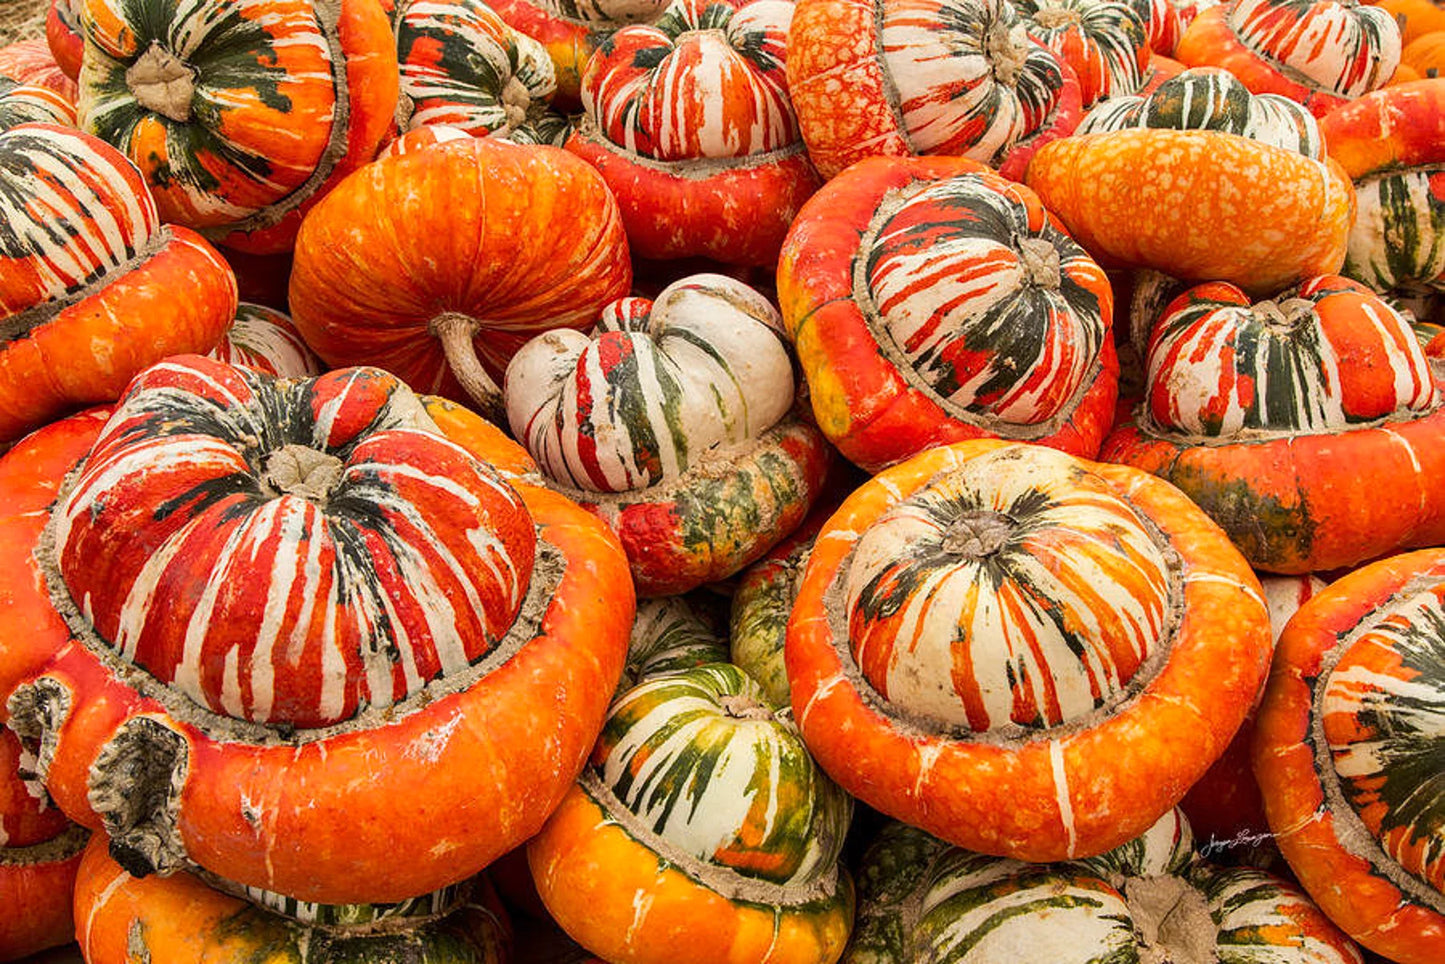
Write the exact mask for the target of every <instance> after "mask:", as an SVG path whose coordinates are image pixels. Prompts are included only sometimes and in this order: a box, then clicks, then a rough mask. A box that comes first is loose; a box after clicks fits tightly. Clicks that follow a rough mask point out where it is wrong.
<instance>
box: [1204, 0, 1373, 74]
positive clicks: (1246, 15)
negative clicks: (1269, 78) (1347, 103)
mask: <svg viewBox="0 0 1445 964" xmlns="http://www.w3.org/2000/svg"><path fill="white" fill-rule="evenodd" d="M1225 20H1226V22H1227V23H1228V24H1229V26H1230V28H1231V29H1232V30H1233V31H1234V33H1235V35H1236V36H1238V37H1239V39H1240V41H1241V42H1242V43H1243V44H1244V45H1245V46H1246V47H1248V48H1249V49H1250V50H1252V51H1254V52H1255V53H1256V54H1258V55H1259V56H1260V57H1262V58H1264V59H1266V60H1268V61H1270V62H1272V63H1274V64H1277V65H1278V67H1279V68H1282V72H1283V73H1285V75H1286V76H1288V77H1291V78H1303V79H1304V80H1305V82H1306V83H1308V84H1309V85H1311V86H1314V87H1316V88H1318V89H1321V90H1325V91H1328V92H1330V93H1333V94H1335V95H1337V96H1339V97H1344V98H1354V97H1359V96H1360V95H1361V94H1365V93H1368V92H1369V91H1372V90H1375V89H1376V88H1378V87H1382V86H1384V84H1385V82H1386V81H1388V80H1389V79H1390V75H1392V74H1393V73H1394V72H1395V68H1396V67H1397V66H1399V63H1400V28H1399V25H1398V24H1397V23H1396V22H1395V18H1394V17H1393V16H1391V15H1390V14H1389V13H1387V12H1386V11H1384V10H1382V9H1380V8H1378V7H1373V6H1370V5H1368V4H1363V3H1354V2H1352V0H1351V2H1343V0H1234V3H1232V4H1231V5H1230V6H1229V7H1228V9H1227V12H1226V13H1225Z"/></svg>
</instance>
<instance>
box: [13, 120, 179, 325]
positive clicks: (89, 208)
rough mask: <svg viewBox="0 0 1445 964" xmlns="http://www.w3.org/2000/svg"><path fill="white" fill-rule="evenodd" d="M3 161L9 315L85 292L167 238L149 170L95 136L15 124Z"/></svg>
mask: <svg viewBox="0 0 1445 964" xmlns="http://www.w3.org/2000/svg"><path fill="white" fill-rule="evenodd" d="M0 164H3V166H0V184H3V186H4V191H3V192H0V317H3V316H8V315H15V314H18V313H19V312H22V311H24V310H25V309H27V308H31V307H32V306H35V305H38V304H40V303H42V302H55V301H59V300H63V299H67V298H71V297H75V296H77V295H78V294H80V293H81V292H82V291H83V290H84V289H85V288H86V287H87V286H89V285H91V284H93V283H95V282H96V280H97V279H102V278H106V277H108V276H114V275H117V274H120V273H122V271H123V269H124V268H125V267H126V265H128V264H129V262H130V261H131V260H132V259H134V258H138V257H141V256H144V255H148V254H152V253H153V252H154V250H155V249H156V248H157V247H159V245H160V244H161V243H162V242H163V239H164V236H165V232H164V231H163V230H162V228H161V219H160V216H159V214H158V213H157V211H156V205H155V202H154V201H153V200H151V195H150V192H149V191H147V190H146V185H145V181H144V180H142V179H141V176H140V172H139V171H137V170H136V168H135V165H133V164H131V163H130V162H129V161H127V160H126V159H125V158H124V157H123V156H121V155H120V154H118V153H116V151H115V150H113V149H112V148H111V147H110V146H109V145H107V144H105V143H103V142H101V141H98V140H96V139H95V138H94V137H90V136H89V135H86V134H81V133H79V132H78V131H73V130H71V131H67V130H62V129H59V128H55V127H40V128H27V129H25V130H13V131H9V132H7V133H5V135H4V137H3V139H0ZM14 334H15V333H14V332H13V331H11V332H7V335H8V336H9V337H13V336H14Z"/></svg>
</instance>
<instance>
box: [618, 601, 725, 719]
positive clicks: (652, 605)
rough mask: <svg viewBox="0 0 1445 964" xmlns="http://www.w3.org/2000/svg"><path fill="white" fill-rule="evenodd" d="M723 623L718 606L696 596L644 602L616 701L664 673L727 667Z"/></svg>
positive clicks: (629, 644) (635, 626) (633, 626)
mask: <svg viewBox="0 0 1445 964" xmlns="http://www.w3.org/2000/svg"><path fill="white" fill-rule="evenodd" d="M719 622H720V621H719V619H718V617H717V613H716V604H715V603H714V604H713V605H711V606H709V604H708V602H707V601H706V600H704V599H702V598H701V597H700V596H698V595H696V594H694V595H688V596H664V597H663V598H661V599H643V600H640V601H639V602H638V603H637V618H636V619H635V620H633V623H632V637H631V639H630V640H629V641H628V645H627V666H626V667H625V668H624V669H623V671H622V682H621V683H619V684H618V688H617V690H618V695H621V694H622V693H624V692H626V691H627V690H630V689H631V688H632V687H633V686H635V685H636V684H637V683H639V682H641V681H642V680H645V679H649V678H651V677H653V676H657V675H659V674H661V673H672V672H676V671H677V670H683V669H692V668H693V667H694V666H702V665H704V664H706V663H725V662H727V659H728V643H727V634H726V628H725V627H722V626H720V625H719Z"/></svg>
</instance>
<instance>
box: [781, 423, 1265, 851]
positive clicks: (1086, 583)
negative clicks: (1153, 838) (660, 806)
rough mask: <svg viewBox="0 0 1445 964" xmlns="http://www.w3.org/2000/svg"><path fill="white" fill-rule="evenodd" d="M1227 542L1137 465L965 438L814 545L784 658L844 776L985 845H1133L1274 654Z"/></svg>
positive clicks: (1227, 732) (1221, 739)
mask: <svg viewBox="0 0 1445 964" xmlns="http://www.w3.org/2000/svg"><path fill="white" fill-rule="evenodd" d="M1269 654H1270V637H1269V616H1268V613H1267V611H1266V609H1265V604H1264V601H1263V598H1262V594H1261V590H1260V588H1259V582H1258V580H1257V579H1256V578H1255V576H1254V574H1253V573H1252V572H1251V571H1250V570H1249V568H1248V566H1247V565H1246V564H1245V561H1244V559H1243V558H1242V557H1241V556H1240V554H1239V552H1238V550H1236V549H1235V548H1234V547H1233V546H1231V545H1230V544H1229V541H1228V540H1227V539H1225V538H1224V535H1223V534H1222V533H1221V532H1220V531H1219V530H1218V528H1217V527H1216V526H1215V525H1214V524H1213V523H1212V522H1211V521H1210V520H1209V519H1208V517H1207V516H1205V515H1204V514H1203V513H1202V512H1201V511H1200V510H1199V509H1198V508H1196V507H1195V506H1194V505H1193V504H1192V503H1191V502H1190V501H1189V500H1188V499H1187V498H1186V497H1185V496H1184V494H1183V493H1181V492H1180V491H1179V490H1177V489H1175V488H1174V487H1173V486H1170V485H1168V484H1167V483H1165V482H1163V481H1161V480H1159V479H1156V478H1154V477H1153V476H1150V475H1148V474H1146V473H1143V472H1140V471H1138V470H1137V469H1132V468H1128V467H1126V466H1117V465H1108V464H1104V463H1094V462H1086V461H1084V460H1082V459H1078V458H1075V457H1073V456H1070V455H1066V454H1064V453H1062V452H1058V451H1055V450H1053V449H1049V448H1045V447H1044V446H1040V445H1024V444H1020V443H1016V442H1000V441H995V440H985V439H979V440H974V441H967V442H958V443H955V444H953V445H948V446H942V447H939V448H934V449H930V450H929V451H927V452H924V453H923V454H921V455H918V456H915V457H914V458H912V459H910V460H908V461H907V462H904V463H902V464H901V465H898V466H895V467H893V468H891V469H888V470H886V471H884V472H881V473H879V474H878V475H877V476H876V477H875V478H874V479H872V480H871V481H869V482H867V483H865V484H864V485H863V486H862V487H861V488H859V489H858V490H857V491H855V492H854V493H853V494H852V495H851V496H849V497H848V499H847V500H846V501H845V502H844V503H843V506H842V508H840V509H839V510H838V512H836V513H834V515H833V516H832V518H830V519H829V520H828V522H827V524H826V525H825V526H824V527H823V530H822V532H821V533H819V535H818V539H817V541H816V542H815V543H814V545H813V551H812V554H811V555H810V556H809V559H808V564H807V568H806V570H805V571H804V573H803V581H802V585H801V588H800V590H799V593H798V598H797V600H796V602H795V603H794V605H793V614H792V617H791V619H790V620H789V622H788V638H787V646H786V651H785V659H786V663H787V669H788V680H789V683H790V685H791V690H792V705H793V711H794V713H795V715H796V718H797V720H798V724H799V726H800V728H801V729H802V732H803V737H804V739H806V740H807V742H808V748H809V750H811V751H812V752H813V755H814V756H815V757H816V758H817V760H818V762H819V763H820V764H821V765H822V766H823V768H824V769H825V770H826V771H827V772H828V774H829V775H830V776H832V777H833V778H834V779H835V780H837V781H838V782H839V783H840V784H841V785H842V786H843V788H844V789H845V790H847V791H849V792H850V793H852V794H854V795H855V796H857V797H858V799H860V800H862V801H863V802H864V803H867V804H868V805H870V806H872V807H873V808H875V809H877V810H880V811H882V812H883V813H885V814H888V815H890V816H893V817H896V818H897V819H900V820H903V821H905V822H907V823H910V824H913V825H914V826H917V827H920V828H922V829H924V830H927V831H928V832H930V833H932V834H934V835H936V836H939V837H941V838H943V839H945V840H947V841H949V842H951V843H955V844H957V845H959V846H962V847H968V848H969V849H971V850H977V851H979V852H981V853H990V854H996V855H999V856H1010V857H1015V858H1018V859H1022V860H1031V861H1041V860H1064V859H1071V858H1076V857H1084V856H1092V855H1095V854H1099V853H1103V852H1104V851H1106V850H1109V849H1111V848H1113V847H1116V846H1118V845H1120V844H1121V843H1123V842H1125V841H1127V840H1129V839H1131V838H1133V837H1135V836H1138V835H1139V834H1140V833H1142V832H1144V830H1146V829H1147V828H1148V827H1149V826H1150V825H1151V824H1153V823H1154V822H1155V821H1156V820H1158V819H1159V818H1160V817H1161V816H1162V815H1163V814H1164V813H1165V812H1167V811H1168V810H1169V808H1170V807H1172V806H1174V805H1175V804H1176V803H1177V802H1178V801H1179V799H1180V798H1181V797H1183V795H1184V793H1185V791H1186V790H1187V789H1188V788H1189V786H1190V785H1191V784H1192V783H1193V782H1194V781H1195V780H1197V779H1198V778H1199V777H1200V776H1201V775H1202V774H1203V773H1204V771H1205V770H1206V769H1208V767H1209V765H1210V764H1211V763H1212V762H1213V761H1214V760H1215V759H1216V758H1217V757H1218V756H1219V755H1220V754H1221V753H1223V752H1224V749H1225V747H1226V746H1227V745H1228V743H1229V741H1230V739H1231V738H1232V737H1233V736H1234V733H1235V731H1236V730H1237V729H1238V728H1239V725H1240V723H1241V722H1242V721H1243V719H1244V717H1245V714H1246V712H1247V711H1248V709H1249V706H1250V703H1251V702H1252V700H1253V699H1254V696H1255V694H1256V693H1257V692H1258V691H1259V687H1260V683H1261V681H1262V680H1263V679H1264V675H1265V672H1266V670H1267V669H1268V665H1269Z"/></svg>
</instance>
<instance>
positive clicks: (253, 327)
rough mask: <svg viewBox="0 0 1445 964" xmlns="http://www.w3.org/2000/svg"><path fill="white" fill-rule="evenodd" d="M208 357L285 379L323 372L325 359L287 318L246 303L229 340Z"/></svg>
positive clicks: (228, 337)
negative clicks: (314, 350)
mask: <svg viewBox="0 0 1445 964" xmlns="http://www.w3.org/2000/svg"><path fill="white" fill-rule="evenodd" d="M207 357H210V358H214V359H216V360H217V361H223V362H226V363H227V364H230V365H245V366H247V367H248V368H254V369H256V370H257V371H262V372H266V373H267V374H268V375H280V376H282V377H284V378H304V377H306V376H307V375H320V374H321V372H322V364H321V359H319V358H317V357H316V355H315V353H314V352H312V351H311V349H310V348H309V347H308V346H307V344H306V342H305V341H303V340H302V339H301V335H300V334H299V333H297V331H296V326H295V325H293V324H292V323H291V319H290V318H289V317H288V316H287V315H286V314H284V313H283V312H280V311H277V310H276V309H274V308H267V307H265V306H264V305H253V304H248V303H246V302H244V301H243V302H242V303H241V304H240V306H239V307H238V308H237V309H236V319H235V320H234V321H232V322H231V328H230V330H229V331H228V332H226V337H225V338H222V339H221V343H220V344H219V345H217V346H216V347H215V349H213V350H212V351H211V353H210V355H209V356H207Z"/></svg>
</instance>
